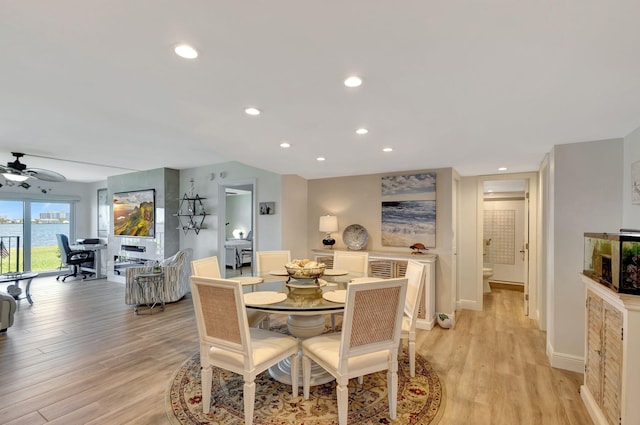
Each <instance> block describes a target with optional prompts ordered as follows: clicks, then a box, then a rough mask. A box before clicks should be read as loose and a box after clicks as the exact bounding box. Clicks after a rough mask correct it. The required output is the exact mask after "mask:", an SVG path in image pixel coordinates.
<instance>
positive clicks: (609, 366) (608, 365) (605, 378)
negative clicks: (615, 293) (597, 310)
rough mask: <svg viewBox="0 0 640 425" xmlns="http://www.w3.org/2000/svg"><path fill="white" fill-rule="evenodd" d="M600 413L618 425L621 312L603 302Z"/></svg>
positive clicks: (609, 421)
mask: <svg viewBox="0 0 640 425" xmlns="http://www.w3.org/2000/svg"><path fill="white" fill-rule="evenodd" d="M603 304H604V322H603V323H604V327H603V333H602V335H603V341H602V347H603V370H602V413H603V414H604V416H605V417H606V418H607V421H608V423H609V424H610V425H618V424H619V423H620V412H621V410H620V408H621V406H620V393H621V391H622V320H623V317H622V312H621V311H620V310H618V309H617V308H615V307H613V306H612V305H611V304H609V303H607V302H604V303H603Z"/></svg>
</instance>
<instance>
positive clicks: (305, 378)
mask: <svg viewBox="0 0 640 425" xmlns="http://www.w3.org/2000/svg"><path fill="white" fill-rule="evenodd" d="M310 384H311V359H310V358H309V357H307V356H305V355H303V356H302V394H303V396H304V399H305V400H309V386H310Z"/></svg>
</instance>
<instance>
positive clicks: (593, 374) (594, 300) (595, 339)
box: [584, 291, 604, 406]
mask: <svg viewBox="0 0 640 425" xmlns="http://www.w3.org/2000/svg"><path fill="white" fill-rule="evenodd" d="M603 304H604V301H603V300H602V298H600V297H599V296H597V295H595V294H594V293H593V292H591V291H587V353H586V355H587V359H586V362H585V365H586V367H585V371H584V372H585V379H584V382H585V385H586V386H587V388H589V391H590V392H591V395H592V396H593V398H594V399H595V401H596V403H597V404H598V405H599V406H601V405H602V321H603V319H604V317H603Z"/></svg>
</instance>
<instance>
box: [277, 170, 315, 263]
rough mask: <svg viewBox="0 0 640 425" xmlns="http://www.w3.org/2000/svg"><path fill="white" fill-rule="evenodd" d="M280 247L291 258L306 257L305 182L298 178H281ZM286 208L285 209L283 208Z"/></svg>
mask: <svg viewBox="0 0 640 425" xmlns="http://www.w3.org/2000/svg"><path fill="white" fill-rule="evenodd" d="M282 205H283V208H282V247H283V248H284V249H288V250H290V251H291V258H292V259H293V258H305V257H307V256H308V254H307V247H308V246H309V242H308V233H307V227H313V223H311V222H310V223H307V180H305V179H303V178H302V177H299V176H294V175H286V176H282ZM285 206H286V207H285Z"/></svg>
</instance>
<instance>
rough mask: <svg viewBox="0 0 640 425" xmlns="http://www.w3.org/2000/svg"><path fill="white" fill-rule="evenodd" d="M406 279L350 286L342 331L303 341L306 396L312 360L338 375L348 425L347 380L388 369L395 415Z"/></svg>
mask: <svg viewBox="0 0 640 425" xmlns="http://www.w3.org/2000/svg"><path fill="white" fill-rule="evenodd" d="M406 291H407V279H406V278H401V279H385V280H383V279H380V280H377V281H371V282H357V283H353V284H349V286H347V295H346V302H345V307H344V321H343V327H342V332H341V333H332V334H325V335H319V336H316V337H312V338H309V339H306V340H304V341H303V342H302V372H303V390H304V397H305V398H306V399H308V398H309V385H310V378H311V361H312V360H313V361H314V362H315V363H316V364H318V365H319V366H320V367H322V368H323V369H325V370H326V371H327V372H329V373H330V374H331V375H333V377H334V378H336V383H337V388H336V393H337V394H336V397H337V399H338V421H339V423H340V425H346V423H347V412H348V389H347V385H348V383H349V379H351V378H356V377H358V378H360V377H362V376H363V375H367V374H370V373H374V372H379V371H382V370H386V371H387V391H388V393H389V417H390V418H391V419H395V418H396V411H397V397H398V346H399V344H400V328H401V324H402V315H403V312H404V304H405V299H406Z"/></svg>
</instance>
